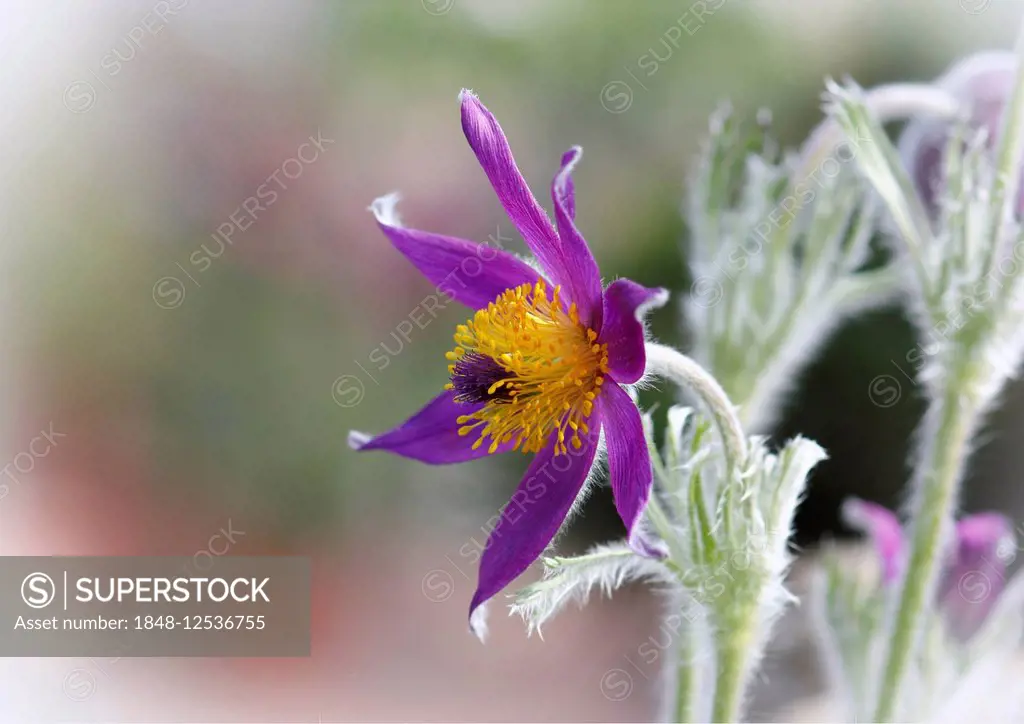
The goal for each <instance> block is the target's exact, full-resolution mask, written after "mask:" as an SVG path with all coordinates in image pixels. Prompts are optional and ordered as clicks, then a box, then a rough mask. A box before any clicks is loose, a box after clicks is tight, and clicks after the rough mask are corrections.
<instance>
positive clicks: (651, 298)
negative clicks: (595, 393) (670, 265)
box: [597, 279, 668, 385]
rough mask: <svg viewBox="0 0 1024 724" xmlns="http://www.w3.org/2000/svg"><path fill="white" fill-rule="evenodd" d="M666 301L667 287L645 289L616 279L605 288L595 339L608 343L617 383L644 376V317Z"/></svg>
mask: <svg viewBox="0 0 1024 724" xmlns="http://www.w3.org/2000/svg"><path fill="white" fill-rule="evenodd" d="M666 301H668V292H667V291H666V290H664V289H648V288H647V287H642V286H640V285H639V284H637V283H636V282H634V281H630V280H629V279H617V280H616V281H614V282H612V283H611V284H609V285H608V288H607V289H605V290H604V321H603V322H602V324H601V332H600V334H599V335H598V339H597V341H598V342H599V343H601V344H607V345H608V367H609V368H610V370H611V375H612V377H613V378H614V379H615V380H616V381H617V382H621V383H623V384H627V385H628V384H632V383H634V382H636V381H637V380H639V379H640V378H641V377H643V374H644V368H645V366H646V364H647V354H646V352H645V351H644V322H643V320H644V316H645V315H646V314H647V311H648V310H650V309H653V308H656V307H660V306H662V305H663V304H665V302H666Z"/></svg>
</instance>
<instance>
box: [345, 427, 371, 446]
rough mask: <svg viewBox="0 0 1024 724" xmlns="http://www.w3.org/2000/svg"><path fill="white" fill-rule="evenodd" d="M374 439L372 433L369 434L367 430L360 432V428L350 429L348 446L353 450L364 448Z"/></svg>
mask: <svg viewBox="0 0 1024 724" xmlns="http://www.w3.org/2000/svg"><path fill="white" fill-rule="evenodd" d="M372 439H373V436H372V435H367V434H366V433H365V432H359V431H358V430H349V433H348V446H349V447H350V448H352V449H353V450H362V449H363V446H364V445H366V443H368V442H370V440H372Z"/></svg>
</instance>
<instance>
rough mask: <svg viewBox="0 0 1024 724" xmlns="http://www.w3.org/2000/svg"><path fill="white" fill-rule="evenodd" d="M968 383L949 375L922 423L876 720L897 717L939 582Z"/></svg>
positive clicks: (972, 415) (967, 434)
mask: <svg viewBox="0 0 1024 724" xmlns="http://www.w3.org/2000/svg"><path fill="white" fill-rule="evenodd" d="M969 383H970V380H969V379H966V378H965V377H964V376H962V375H961V376H955V375H953V376H951V377H950V379H948V380H947V381H946V383H945V389H944V390H943V391H942V394H941V395H940V396H939V397H937V398H936V400H935V401H934V402H933V403H932V407H931V409H930V410H929V411H928V416H927V417H926V419H925V423H924V433H923V434H922V436H921V440H922V445H923V448H922V456H921V458H922V459H921V462H920V465H921V467H920V468H919V471H920V472H919V473H918V475H917V477H916V479H915V480H914V485H913V488H914V499H913V513H912V521H913V523H912V532H911V545H910V558H909V560H908V564H907V568H906V574H905V575H904V578H903V582H902V587H901V590H900V595H899V602H898V605H897V609H896V613H895V618H894V620H893V624H892V628H891V632H892V633H891V636H890V638H889V650H888V655H887V658H886V662H885V667H884V669H883V672H882V679H881V682H880V686H879V688H878V691H879V696H878V705H877V707H876V709H875V717H874V720H875V721H879V722H889V721H893V720H894V718H895V717H897V716H899V712H897V707H898V705H899V703H900V691H901V688H902V686H903V683H904V681H905V679H906V676H907V673H908V671H907V668H908V666H909V664H910V662H911V661H912V659H913V656H914V652H915V651H916V650H917V647H918V644H919V642H920V634H921V632H922V630H923V629H924V626H923V625H922V620H923V617H924V616H925V615H926V614H927V612H928V610H929V604H930V599H931V597H932V595H933V591H934V588H935V581H936V580H937V578H938V573H939V566H940V564H941V562H942V546H943V543H944V542H945V533H946V532H948V530H949V529H950V527H951V526H952V525H953V516H954V510H955V508H956V503H957V491H958V488H959V482H960V478H961V475H962V473H963V469H964V465H965V463H966V461H967V456H968V454H969V446H970V442H971V436H972V434H973V431H974V427H975V424H976V422H977V418H978V416H979V412H980V411H979V410H978V408H977V404H976V403H975V401H974V399H973V398H971V397H969V396H968V395H966V394H964V390H965V389H969Z"/></svg>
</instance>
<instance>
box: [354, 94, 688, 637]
mask: <svg viewBox="0 0 1024 724" xmlns="http://www.w3.org/2000/svg"><path fill="white" fill-rule="evenodd" d="M459 100H460V102H461V105H462V129H463V131H464V132H465V135H466V139H467V140H468V141H469V145H470V147H471V148H472V149H473V152H474V153H475V154H476V157H477V159H478V161H479V162H480V165H481V166H482V167H483V170H484V173H485V174H486V175H487V178H488V179H489V180H490V182H491V185H492V186H493V187H494V190H495V192H496V193H497V196H498V200H499V201H500V202H501V204H502V206H503V207H504V208H505V211H506V213H507V214H508V216H509V219H511V221H512V223H513V224H514V225H515V226H516V228H517V229H518V230H519V233H520V234H521V235H522V236H523V239H525V241H526V244H527V246H529V248H530V250H531V251H532V252H533V255H534V256H535V257H536V261H537V262H538V266H539V270H538V269H535V268H534V267H533V266H531V265H530V264H528V263H526V262H524V261H522V260H521V259H519V258H518V257H516V256H515V255H513V254H511V253H509V252H506V251H503V250H500V249H492V248H490V247H486V246H482V245H478V244H474V243H472V242H469V241H465V240H463V239H457V238H452V237H449V236H442V235H440V234H434V233H430V232H426V231H418V230H415V229H409V228H405V227H403V226H401V225H400V223H399V222H398V220H397V216H396V214H395V213H394V206H395V203H396V201H397V197H395V196H394V195H392V196H389V197H384V198H382V199H378V200H377V201H375V202H374V204H373V206H371V210H372V211H373V212H374V214H375V216H376V218H377V223H378V225H379V226H380V228H381V230H382V231H383V232H384V234H385V235H386V236H387V237H388V239H390V240H391V243H392V244H393V245H394V246H395V248H396V249H398V250H399V251H400V252H402V253H403V254H404V255H405V256H406V257H407V258H408V259H409V261H411V262H412V263H413V265H414V266H415V267H416V268H417V269H419V270H420V272H422V273H423V275H424V276H426V277H427V279H429V280H430V281H431V282H432V283H433V284H436V285H438V289H439V291H444V292H445V294H447V295H448V296H449V297H451V298H454V299H455V300H456V301H459V302H461V303H462V304H464V305H466V306H467V307H469V308H470V309H471V310H473V313H472V316H471V317H470V319H469V320H468V321H467V322H466V323H465V324H461V325H459V326H458V327H457V330H456V333H455V344H456V346H455V348H454V349H453V350H452V351H451V352H449V353H448V360H449V362H450V364H449V366H448V374H449V381H448V384H447V385H445V387H444V391H443V392H441V394H440V395H438V396H437V397H435V398H434V399H433V400H431V401H430V402H429V403H427V405H426V407H424V408H423V409H422V410H420V411H419V412H417V413H416V414H415V415H413V416H412V417H411V418H409V419H408V420H406V421H405V422H404V423H402V424H401V425H399V426H398V427H396V428H394V429H393V430H391V431H389V432H386V433H383V434H381V435H377V436H375V437H369V436H366V435H363V434H361V433H352V434H350V436H349V444H350V445H352V447H354V448H355V449H357V450H386V451H389V452H392V453H396V454H398V455H402V456H405V457H408V458H412V459H414V460H419V461H422V462H425V463H430V464H446V463H460V462H465V461H468V460H473V459H476V458H479V457H482V456H484V455H487V454H490V453H497V452H505V451H509V450H519V451H521V452H524V453H535V457H534V459H533V461H532V463H531V465H530V467H529V469H528V470H527V472H526V475H525V477H524V478H523V480H522V481H521V482H520V484H519V488H518V489H517V490H516V492H515V493H514V494H513V496H512V499H511V501H510V502H509V504H508V505H507V506H506V507H505V508H504V510H503V511H502V514H501V517H500V520H499V521H498V524H497V526H496V527H495V528H494V530H493V531H492V532H491V535H490V538H489V539H488V541H487V545H486V548H485V549H484V552H483V555H482V557H481V560H480V574H479V582H478V585H477V590H476V593H475V594H474V595H473V600H472V602H471V604H470V621H471V622H472V621H473V620H474V619H473V612H474V611H475V610H476V609H477V608H478V607H479V606H480V605H481V604H482V603H484V602H485V601H487V600H488V599H490V598H491V597H492V596H494V595H495V594H496V593H498V592H499V591H501V589H502V588H504V587H505V586H506V585H507V584H508V583H509V582H510V581H512V580H513V579H514V578H516V577H517V576H518V575H519V574H521V573H522V572H523V571H524V570H526V568H527V567H528V566H529V565H530V564H531V563H532V562H533V561H534V560H535V559H536V558H537V557H538V556H539V555H540V554H541V552H543V550H544V549H545V548H546V547H547V546H548V544H549V543H550V542H551V540H552V539H553V538H554V536H555V534H556V533H557V532H558V530H559V528H560V527H561V526H562V523H563V522H564V520H565V518H566V516H567V515H568V514H569V512H570V510H571V508H572V507H573V504H574V502H575V501H576V499H577V497H578V496H579V494H580V491H581V490H582V489H583V487H584V485H585V483H586V481H587V478H588V476H589V475H590V472H591V470H592V469H593V467H594V462H595V457H596V456H597V451H598V441H599V439H601V438H603V440H604V447H605V448H606V449H607V455H608V469H609V478H610V482H611V487H612V492H613V494H614V497H615V505H616V508H617V509H618V512H619V515H620V516H621V517H622V521H623V523H625V525H626V528H627V530H628V531H629V539H630V542H631V544H633V545H634V547H636V548H637V549H638V550H641V551H642V552H650V549H649V548H647V546H646V544H645V542H644V541H643V539H642V537H641V535H642V534H641V531H640V525H639V519H640V514H641V512H642V511H643V509H644V506H645V505H646V503H647V500H648V498H649V496H650V489H651V481H652V468H651V460H650V457H649V455H648V451H647V442H646V439H645V437H644V433H643V426H642V423H641V419H640V413H639V411H638V410H637V407H636V404H635V403H634V402H633V401H632V399H631V398H630V396H629V394H628V393H627V392H626V390H625V389H623V387H622V385H628V384H633V383H635V382H637V381H638V380H639V379H640V378H641V377H642V376H643V374H644V368H645V366H646V353H645V349H644V342H645V335H644V324H643V317H644V314H645V313H646V311H647V310H648V309H650V308H653V307H656V306H661V305H662V304H664V303H665V301H666V300H667V298H668V293H667V292H666V291H665V290H664V289H648V288H646V287H642V286H640V285H639V284H637V283H635V282H632V281H630V280H628V279H619V280H617V281H614V282H612V283H611V284H609V285H608V286H607V287H603V286H602V283H601V275H600V272H599V270H598V267H597V262H596V261H595V260H594V257H593V255H592V254H591V252H590V249H589V247H588V246H587V242H586V241H585V240H584V239H583V237H582V236H581V235H580V232H579V231H578V230H577V229H576V225H575V223H574V218H575V210H576V202H575V191H574V188H573V182H572V171H573V168H574V167H575V165H576V163H577V162H578V161H579V159H580V156H581V154H582V150H581V149H580V148H579V147H573V148H571V149H570V150H569V151H568V152H567V153H565V154H564V155H563V156H562V161H561V168H560V170H559V171H558V173H557V174H556V175H555V178H554V181H553V183H552V185H551V197H552V201H553V205H554V212H555V223H554V224H552V223H551V220H550V218H549V217H548V215H547V213H546V212H545V211H544V209H543V208H542V207H541V205H540V204H539V203H537V200H536V199H535V198H534V196H533V193H531V191H530V188H529V187H528V186H527V184H526V181H525V179H524V178H523V176H522V174H521V173H520V172H519V168H518V167H517V166H516V162H515V160H514V159H513V157H512V152H511V150H510V148H509V145H508V141H507V140H506V138H505V134H504V133H503V132H502V130H501V127H500V126H499V125H498V122H497V121H496V120H495V118H494V116H493V115H491V113H490V111H488V110H487V108H485V107H484V105H483V104H482V103H481V102H480V101H479V100H478V99H477V97H476V96H475V95H473V94H472V93H471V92H469V91H465V90H464V91H462V93H461V94H460V96H459Z"/></svg>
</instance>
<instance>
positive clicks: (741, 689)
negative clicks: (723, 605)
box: [711, 606, 758, 722]
mask: <svg viewBox="0 0 1024 724" xmlns="http://www.w3.org/2000/svg"><path fill="white" fill-rule="evenodd" d="M737 613H739V615H738V616H737V615H734V616H730V624H729V625H728V626H723V630H722V631H720V632H719V633H720V635H721V636H723V637H724V641H723V642H722V643H720V645H719V646H718V650H717V652H716V653H717V659H718V660H717V664H716V667H715V698H714V701H713V703H712V705H711V721H714V722H738V721H740V714H741V709H742V707H743V697H744V694H745V693H746V684H747V674H748V673H749V671H748V670H749V668H750V665H749V664H750V655H751V653H752V649H753V644H754V633H755V631H756V628H757V623H758V622H757V615H758V611H757V607H756V606H744V607H743V608H742V610H741V611H739V612H737Z"/></svg>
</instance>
